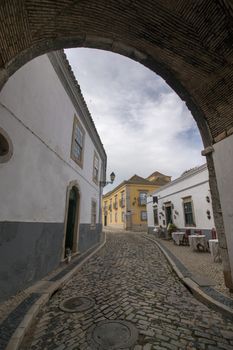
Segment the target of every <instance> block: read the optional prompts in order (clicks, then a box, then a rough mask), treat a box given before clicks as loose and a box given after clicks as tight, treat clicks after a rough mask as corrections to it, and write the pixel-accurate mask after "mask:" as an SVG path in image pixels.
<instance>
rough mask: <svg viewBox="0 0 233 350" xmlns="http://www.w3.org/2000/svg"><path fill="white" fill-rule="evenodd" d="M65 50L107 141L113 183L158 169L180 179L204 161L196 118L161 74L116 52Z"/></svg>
mask: <svg viewBox="0 0 233 350" xmlns="http://www.w3.org/2000/svg"><path fill="white" fill-rule="evenodd" d="M66 54H67V57H68V59H69V61H70V64H71V66H72V69H73V71H74V73H75V76H76V78H77V80H78V82H79V84H80V86H81V90H82V93H83V95H84V98H85V100H86V102H87V105H88V108H89V110H90V112H91V114H92V117H93V120H94V122H95V124H96V127H97V130H98V132H99V135H100V137H101V140H102V142H103V144H104V148H105V150H106V153H107V156H108V172H107V175H108V176H109V174H110V173H111V172H112V171H114V172H115V174H116V180H115V183H114V187H115V186H116V185H118V184H119V183H120V182H121V181H123V180H126V179H129V178H130V177H131V176H132V175H134V174H138V175H140V176H142V177H147V176H149V175H150V174H151V173H153V172H154V171H156V170H158V171H160V172H162V173H164V174H166V175H171V176H172V179H175V178H176V177H178V176H179V175H180V174H181V173H182V172H183V171H184V170H187V169H189V168H192V167H194V166H196V165H201V164H203V163H204V162H205V159H204V158H203V157H202V156H201V154H200V152H201V149H202V148H203V146H202V141H201V138H200V134H199V131H198V129H197V127H196V123H195V121H194V119H193V117H192V116H191V114H190V112H189V111H188V109H187V108H186V106H185V104H184V102H182V101H181V100H180V98H179V97H178V96H177V95H176V94H175V92H173V90H171V88H170V87H169V86H168V85H167V84H166V83H165V82H164V81H163V79H162V78H160V77H159V76H157V75H156V74H154V73H153V72H151V71H150V70H149V69H147V68H145V67H144V66H142V65H141V64H139V63H137V62H134V61H132V60H130V59H128V58H126V57H123V56H120V55H118V54H114V53H111V52H106V51H100V50H95V49H84V48H81V49H70V50H66ZM105 189H106V190H107V191H109V190H111V189H112V186H111V185H108V186H106V188H105Z"/></svg>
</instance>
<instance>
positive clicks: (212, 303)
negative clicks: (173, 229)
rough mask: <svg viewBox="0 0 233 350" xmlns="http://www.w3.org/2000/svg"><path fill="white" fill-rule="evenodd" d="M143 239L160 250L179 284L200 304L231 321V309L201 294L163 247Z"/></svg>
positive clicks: (232, 312)
mask: <svg viewBox="0 0 233 350" xmlns="http://www.w3.org/2000/svg"><path fill="white" fill-rule="evenodd" d="M143 237H144V238H145V239H147V240H149V241H151V242H153V243H154V244H156V245H157V247H158V248H159V249H160V250H161V252H162V253H163V254H164V255H165V257H166V259H167V260H168V262H169V264H170V265H171V267H172V269H173V271H174V272H175V273H176V275H177V276H178V277H179V279H180V280H181V282H182V283H183V284H184V285H185V286H186V287H187V288H188V289H189V290H190V291H191V292H192V294H193V295H194V296H195V297H196V298H197V299H198V300H199V301H201V302H203V303H204V304H206V305H207V306H210V307H212V308H213V309H215V310H216V311H220V312H221V313H222V314H224V316H226V317H229V318H231V319H233V309H231V308H230V307H228V306H226V305H224V304H222V303H220V302H219V301H217V300H215V299H214V298H212V297H210V296H209V295H208V294H206V293H205V292H203V290H201V288H200V286H199V285H198V284H197V283H196V282H194V281H193V280H192V279H191V278H189V277H185V276H184V275H183V273H182V272H181V271H180V269H179V268H178V266H177V265H176V263H175V262H174V261H173V260H172V258H171V257H170V256H169V255H168V254H167V252H166V251H165V250H164V249H163V247H162V246H161V245H160V243H159V242H157V241H156V240H154V239H153V238H151V237H147V236H145V235H143Z"/></svg>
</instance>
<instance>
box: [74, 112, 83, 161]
mask: <svg viewBox="0 0 233 350" xmlns="http://www.w3.org/2000/svg"><path fill="white" fill-rule="evenodd" d="M84 136H85V132H84V129H83V127H82V125H81V123H80V122H79V120H78V119H77V117H76V116H74V124H73V135H72V144H71V158H72V159H73V160H74V161H75V162H76V163H77V164H78V165H79V166H81V167H82V166H83V153H84Z"/></svg>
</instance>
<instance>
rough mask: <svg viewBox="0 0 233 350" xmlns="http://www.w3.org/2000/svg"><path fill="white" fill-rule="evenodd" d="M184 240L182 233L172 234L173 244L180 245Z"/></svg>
mask: <svg viewBox="0 0 233 350" xmlns="http://www.w3.org/2000/svg"><path fill="white" fill-rule="evenodd" d="M183 238H184V232H172V239H173V241H174V243H175V244H177V245H181V242H182V241H183Z"/></svg>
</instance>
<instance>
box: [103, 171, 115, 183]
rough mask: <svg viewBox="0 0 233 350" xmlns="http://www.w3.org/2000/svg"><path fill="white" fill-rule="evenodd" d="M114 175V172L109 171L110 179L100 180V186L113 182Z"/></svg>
mask: <svg viewBox="0 0 233 350" xmlns="http://www.w3.org/2000/svg"><path fill="white" fill-rule="evenodd" d="M115 177H116V175H115V173H114V172H111V174H110V181H100V186H101V187H104V186H106V185H108V184H113V182H114V180H115Z"/></svg>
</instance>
